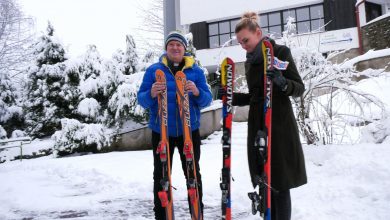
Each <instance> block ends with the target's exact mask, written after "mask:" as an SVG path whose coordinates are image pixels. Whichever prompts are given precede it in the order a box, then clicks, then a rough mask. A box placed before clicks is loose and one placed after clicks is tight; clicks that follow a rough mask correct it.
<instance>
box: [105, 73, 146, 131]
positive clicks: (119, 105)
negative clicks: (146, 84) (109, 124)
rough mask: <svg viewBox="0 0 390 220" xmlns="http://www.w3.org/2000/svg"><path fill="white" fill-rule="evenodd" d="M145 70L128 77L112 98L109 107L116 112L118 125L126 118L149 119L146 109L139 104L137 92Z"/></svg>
mask: <svg viewBox="0 0 390 220" xmlns="http://www.w3.org/2000/svg"><path fill="white" fill-rule="evenodd" d="M143 75H144V72H139V73H136V74H133V75H130V76H127V77H126V80H125V81H124V83H122V84H121V85H119V86H118V88H117V90H116V92H115V93H114V94H113V96H112V97H111V99H110V102H109V109H110V111H111V112H112V113H114V114H115V117H114V118H115V121H116V125H117V126H118V125H121V124H122V123H123V122H124V119H132V120H133V121H136V122H145V121H146V120H147V113H146V111H145V110H144V109H143V108H142V107H141V106H140V105H138V101H137V92H138V90H139V87H140V85H141V83H142V77H143Z"/></svg>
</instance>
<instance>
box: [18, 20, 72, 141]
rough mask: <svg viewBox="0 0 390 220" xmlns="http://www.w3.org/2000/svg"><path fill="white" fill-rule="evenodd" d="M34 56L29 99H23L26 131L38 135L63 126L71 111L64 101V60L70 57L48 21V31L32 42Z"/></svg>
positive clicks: (28, 92)
mask: <svg viewBox="0 0 390 220" xmlns="http://www.w3.org/2000/svg"><path fill="white" fill-rule="evenodd" d="M33 50H34V52H33V54H34V57H35V60H34V61H33V64H32V65H31V66H30V67H29V68H28V82H27V88H26V96H25V97H26V100H25V102H24V107H25V112H26V114H25V117H26V123H27V132H28V133H30V134H31V135H33V136H35V137H43V136H47V135H51V134H53V133H54V132H55V130H58V129H59V128H60V118H62V117H63V116H64V112H68V110H67V109H68V108H69V107H68V106H67V105H66V102H64V97H63V92H62V86H63V84H64V82H65V81H64V79H65V78H64V70H65V64H64V61H65V60H66V59H67V58H66V55H65V50H64V48H63V46H62V45H61V43H60V42H59V41H58V40H57V39H56V38H55V37H54V28H53V26H52V25H51V24H50V23H49V24H48V27H47V33H46V34H45V35H43V36H41V37H40V38H39V39H38V41H37V42H36V43H35V44H34V45H33Z"/></svg>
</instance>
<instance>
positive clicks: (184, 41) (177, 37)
mask: <svg viewBox="0 0 390 220" xmlns="http://www.w3.org/2000/svg"><path fill="white" fill-rule="evenodd" d="M173 40H175V41H179V42H180V43H181V44H183V46H184V49H187V39H186V38H185V37H184V35H183V34H181V33H180V32H178V31H172V32H170V33H169V34H168V36H167V38H166V40H165V49H167V46H168V43H169V42H170V41H173Z"/></svg>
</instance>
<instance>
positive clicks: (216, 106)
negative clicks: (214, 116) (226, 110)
mask: <svg viewBox="0 0 390 220" xmlns="http://www.w3.org/2000/svg"><path fill="white" fill-rule="evenodd" d="M220 108H222V100H214V101H213V102H212V103H211V104H210V106H208V107H206V108H204V109H202V110H201V112H207V111H211V110H217V109H220Z"/></svg>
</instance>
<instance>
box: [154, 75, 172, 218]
mask: <svg viewBox="0 0 390 220" xmlns="http://www.w3.org/2000/svg"><path fill="white" fill-rule="evenodd" d="M156 81H157V82H163V83H166V79H165V74H164V72H163V71H162V70H159V69H158V70H156ZM167 101H168V99H167V89H165V90H164V91H163V92H162V93H160V94H159V95H158V114H159V118H160V135H161V138H160V143H159V145H158V147H157V154H159V155H160V161H161V164H162V169H163V170H162V179H161V181H160V183H161V188H162V189H161V191H159V192H158V197H159V198H160V201H161V206H162V207H164V208H165V214H166V219H167V220H174V219H175V216H174V213H173V198H172V187H171V158H170V153H169V137H168V105H167Z"/></svg>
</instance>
